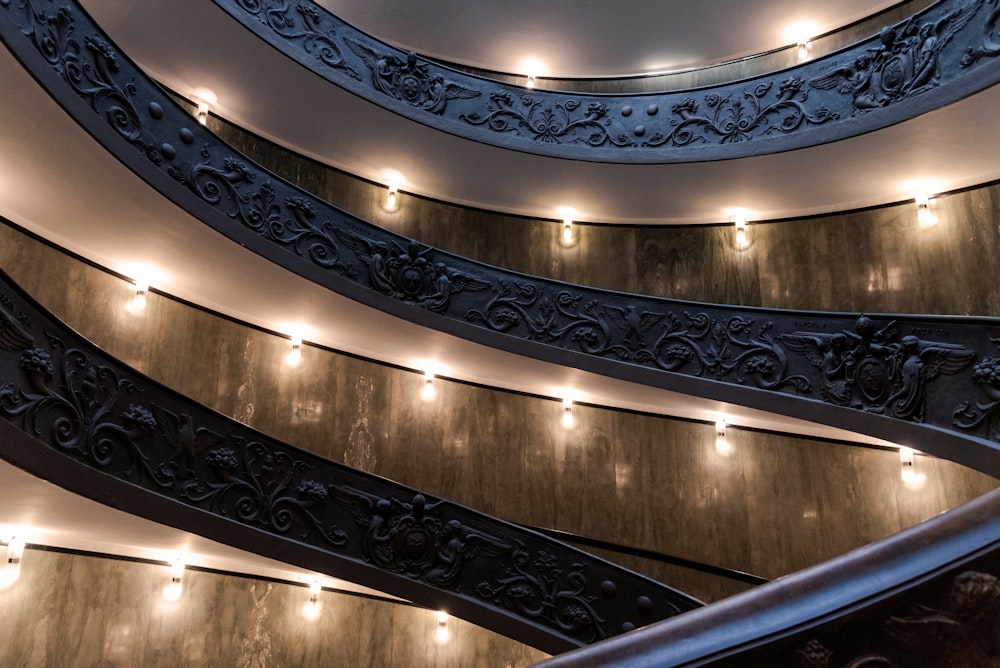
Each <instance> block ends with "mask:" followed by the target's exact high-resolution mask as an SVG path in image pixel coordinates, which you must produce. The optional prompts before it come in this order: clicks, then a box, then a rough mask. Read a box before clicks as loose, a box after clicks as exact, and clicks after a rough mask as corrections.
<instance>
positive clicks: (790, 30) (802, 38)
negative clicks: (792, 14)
mask: <svg viewBox="0 0 1000 668" xmlns="http://www.w3.org/2000/svg"><path fill="white" fill-rule="evenodd" d="M822 31H823V28H822V27H821V26H820V24H819V23H817V22H815V21H793V22H791V23H789V24H787V25H786V26H785V29H784V30H783V31H782V32H783V35H784V39H785V43H786V44H795V45H796V46H798V47H799V48H801V46H802V45H803V44H805V45H808V44H809V41H810V40H811V39H812V38H813V37H815V36H816V35H819V34H820V33H821V32H822ZM806 56H807V57H808V51H807V52H806ZM799 57H800V58H801V57H802V55H801V51H800V52H799Z"/></svg>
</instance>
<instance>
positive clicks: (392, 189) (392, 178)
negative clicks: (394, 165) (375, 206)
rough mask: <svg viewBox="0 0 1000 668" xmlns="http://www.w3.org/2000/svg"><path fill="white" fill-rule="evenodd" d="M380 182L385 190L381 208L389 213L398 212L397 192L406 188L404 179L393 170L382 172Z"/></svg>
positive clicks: (399, 196) (398, 198) (398, 194)
mask: <svg viewBox="0 0 1000 668" xmlns="http://www.w3.org/2000/svg"><path fill="white" fill-rule="evenodd" d="M381 181H382V183H383V184H384V185H385V187H386V189H387V192H386V195H385V200H384V201H383V202H382V208H383V209H385V210H386V211H387V212H389V213H395V212H396V211H399V202H400V198H401V195H400V193H399V190H400V189H401V188H403V187H405V186H406V178H405V177H404V176H403V175H402V174H400V173H399V172H397V171H396V170H394V169H387V170H384V171H383V172H382V177H381Z"/></svg>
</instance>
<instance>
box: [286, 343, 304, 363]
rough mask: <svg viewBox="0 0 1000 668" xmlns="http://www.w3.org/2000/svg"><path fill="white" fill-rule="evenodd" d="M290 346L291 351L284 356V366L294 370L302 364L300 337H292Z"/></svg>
mask: <svg viewBox="0 0 1000 668" xmlns="http://www.w3.org/2000/svg"><path fill="white" fill-rule="evenodd" d="M291 344H292V349H291V350H289V351H288V354H287V355H285V364H287V365H288V366H290V367H293V368H294V367H297V366H299V365H300V364H302V337H301V336H293V337H292V340H291Z"/></svg>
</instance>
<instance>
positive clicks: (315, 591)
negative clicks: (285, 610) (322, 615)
mask: <svg viewBox="0 0 1000 668" xmlns="http://www.w3.org/2000/svg"><path fill="white" fill-rule="evenodd" d="M322 591H323V587H322V585H320V583H319V578H313V579H312V581H310V582H309V601H308V602H307V603H306V604H305V605H304V606H303V607H302V614H303V615H305V617H306V619H316V618H317V617H319V612H320V608H321V606H320V603H319V595H320V592H322Z"/></svg>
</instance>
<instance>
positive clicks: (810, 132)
mask: <svg viewBox="0 0 1000 668" xmlns="http://www.w3.org/2000/svg"><path fill="white" fill-rule="evenodd" d="M215 3H216V4H217V5H218V6H219V7H220V8H222V9H223V10H225V11H226V12H228V13H229V14H230V15H232V16H233V17H234V18H235V19H236V20H237V21H239V22H240V23H241V24H243V25H244V26H245V27H246V28H247V29H248V30H250V31H252V32H253V33H255V34H256V35H257V36H259V37H260V38H261V39H263V40H264V41H266V42H267V43H269V44H270V45H272V46H274V47H275V48H277V49H278V50H280V51H281V52H282V53H284V54H286V55H288V56H289V57H291V58H293V59H294V60H296V61H297V62H298V63H300V64H301V65H303V66H304V67H307V68H309V69H310V70H312V71H314V72H315V73H316V74H318V75H319V76H321V77H324V78H325V79H327V80H328V81H330V82H331V83H333V84H335V85H337V86H340V87H342V88H344V89H345V90H347V91H349V92H351V93H353V94H356V95H359V96H361V97H363V98H364V99H366V100H368V101H370V102H373V103H375V104H378V105H380V106H383V107H385V108H386V109H389V110H391V111H393V112H395V113H397V114H400V115H402V116H405V117H407V118H410V119H412V120H415V121H418V122H420V123H423V124H426V125H428V126H431V127H434V128H437V129H439V130H443V131H445V132H449V133H452V134H455V135H457V136H460V137H465V138H469V139H474V140H475V141H479V142H484V143H488V144H493V145H496V146H502V147H504V148H511V149H515V150H518V151H525V152H529V153H538V154H541V155H549V156H555V157H563V158H574V159H582V160H592V161H600V162H619V163H671V162H688V161H703V160H718V159H728V158H736V157H745V156H751V155H761V154H765V153H773V152H778V151H786V150H789V149H792V148H802V147H805V146H815V145H818V144H823V143H826V142H830V141H834V140H838V139H844V138H846V137H852V136H857V135H860V134H864V133H866V132H870V131H872V130H875V129H879V128H883V127H887V126H889V125H892V124H894V123H899V122H900V121H903V120H907V119H910V118H914V117H916V116H918V115H920V114H922V113H925V112H927V111H930V110H932V109H936V108H938V107H941V106H944V105H946V104H949V103H951V102H954V101H955V100H958V99H961V98H963V97H965V96H967V95H969V94H971V93H973V92H976V91H979V90H982V89H984V88H986V87H988V86H991V85H993V84H994V83H996V82H997V81H998V80H1000V70H998V68H997V67H996V66H995V63H994V62H992V59H993V58H995V57H996V56H997V55H1000V41H998V40H997V38H996V28H997V26H998V24H1000V8H998V7H997V6H996V4H995V0H940V1H939V2H936V3H934V4H933V5H931V6H930V7H928V8H926V9H923V10H921V11H918V12H915V13H914V14H913V15H912V16H909V17H907V18H905V19H904V20H902V21H900V22H898V23H896V24H895V25H892V26H888V27H885V28H883V29H882V30H881V32H879V34H877V35H874V36H871V37H869V38H867V39H865V40H862V41H859V42H857V43H856V44H853V45H851V46H849V47H845V48H843V49H840V50H838V51H835V52H834V53H832V54H829V55H827V56H823V57H820V58H816V59H813V60H810V61H808V62H804V63H801V64H798V65H796V66H794V67H790V68H788V69H785V70H781V71H778V72H772V73H769V74H767V75H763V76H759V77H755V78H752V79H746V80H741V81H730V82H725V83H721V84H717V85H712V86H706V87H703V88H698V89H688V90H678V91H668V92H659V93H640V94H605V95H599V94H586V93H572V92H560V91H554V90H541V89H531V88H525V87H522V86H518V85H514V84H511V83H506V82H502V81H497V80H494V79H488V78H484V77H480V76H475V75H472V74H468V73H466V72H463V71H460V70H457V69H452V68H449V67H446V66H444V65H442V64H440V63H437V62H435V61H432V60H426V59H424V58H421V57H419V56H418V55H417V54H415V53H412V52H406V51H403V50H400V49H398V48H396V47H393V46H391V45H389V44H386V43H384V42H381V41H379V40H378V39H376V38H374V37H372V36H370V35H367V34H365V33H363V32H361V31H359V30H358V29H356V28H354V27H353V26H351V25H350V24H347V23H345V22H344V21H342V20H340V19H338V18H337V17H335V16H333V15H332V14H330V13H329V12H327V11H326V10H325V9H323V8H322V7H321V6H319V5H317V4H314V3H312V2H307V1H303V2H295V3H290V2H288V1H287V0H215Z"/></svg>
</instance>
